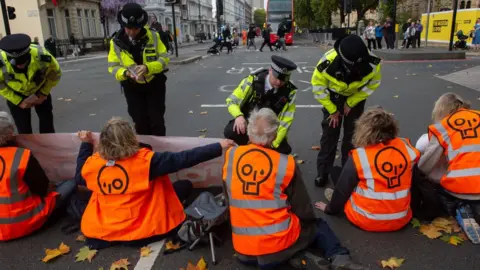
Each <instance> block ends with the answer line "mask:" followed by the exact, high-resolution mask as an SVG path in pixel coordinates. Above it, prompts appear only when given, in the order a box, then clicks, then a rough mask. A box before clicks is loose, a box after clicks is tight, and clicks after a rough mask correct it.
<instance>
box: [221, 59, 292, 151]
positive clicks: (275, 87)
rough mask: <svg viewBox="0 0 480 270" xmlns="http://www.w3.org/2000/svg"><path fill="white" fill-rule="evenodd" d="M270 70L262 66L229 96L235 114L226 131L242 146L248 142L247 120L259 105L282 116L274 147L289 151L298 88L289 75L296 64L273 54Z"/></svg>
mask: <svg viewBox="0 0 480 270" xmlns="http://www.w3.org/2000/svg"><path fill="white" fill-rule="evenodd" d="M272 62H273V63H272V65H271V67H270V69H268V70H267V69H262V70H260V71H257V72H255V73H253V74H251V75H249V76H248V77H247V78H245V79H243V80H242V81H241V82H240V84H239V85H238V87H237V88H236V89H235V90H233V93H232V94H231V95H230V96H229V97H228V98H227V106H228V112H229V113H230V114H231V115H232V116H233V118H234V119H233V120H231V121H230V122H229V123H228V124H227V126H226V127H225V130H224V135H225V138H227V139H231V140H234V141H235V142H236V143H237V144H239V145H246V144H247V143H248V135H247V130H246V128H247V120H246V119H248V117H249V115H250V113H251V112H252V111H253V110H254V109H256V108H265V107H267V108H270V109H272V110H273V111H274V112H275V113H276V114H277V115H278V119H280V125H279V126H278V131H277V137H276V139H275V140H274V141H273V143H272V145H271V148H273V149H275V150H277V151H278V152H280V153H283V154H290V153H291V152H292V148H291V147H290V145H289V144H288V142H287V134H288V130H289V129H290V126H291V125H292V123H293V119H294V116H295V110H296V105H295V98H296V95H297V90H296V89H297V88H296V87H295V86H294V85H293V84H292V83H291V82H290V75H291V73H292V71H293V70H295V69H297V65H296V64H295V63H293V62H292V61H290V60H288V59H285V58H283V57H280V56H276V55H274V56H272Z"/></svg>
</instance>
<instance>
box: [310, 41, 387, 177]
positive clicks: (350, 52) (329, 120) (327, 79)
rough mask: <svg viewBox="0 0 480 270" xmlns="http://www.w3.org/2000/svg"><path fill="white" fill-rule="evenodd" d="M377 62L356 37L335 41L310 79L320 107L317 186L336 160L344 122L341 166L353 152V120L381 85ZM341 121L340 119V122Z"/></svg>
mask: <svg viewBox="0 0 480 270" xmlns="http://www.w3.org/2000/svg"><path fill="white" fill-rule="evenodd" d="M380 68H381V65H380V59H379V58H377V57H376V56H375V55H373V54H372V53H370V52H369V51H368V49H367V46H366V45H365V42H364V41H363V40H362V38H360V37H359V36H356V35H350V36H346V37H344V38H343V39H340V40H338V41H337V42H335V45H334V48H333V49H331V50H330V51H328V52H327V53H325V55H324V56H323V57H322V59H320V61H319V62H318V66H317V68H316V69H315V71H314V73H313V76H312V86H313V95H314V98H315V99H316V100H317V101H318V102H320V104H322V105H323V109H322V111H323V121H322V131H323V132H322V137H321V139H320V151H319V153H318V157H317V177H316V178H315V185H316V186H323V185H324V184H325V183H326V182H327V179H328V177H329V174H330V173H331V169H332V167H333V163H334V161H335V153H336V151H337V144H338V139H339V137H340V129H341V125H342V120H343V142H342V166H343V165H345V163H346V162H347V159H348V153H349V152H350V150H352V149H353V145H352V136H353V130H354V127H355V121H356V120H357V119H358V118H359V117H360V115H362V113H363V110H364V108H365V100H366V99H367V98H368V97H369V96H370V95H371V94H373V92H374V91H375V90H376V89H377V88H378V87H379V86H380V81H381V78H382V75H381V73H380ZM342 118H343V119H342Z"/></svg>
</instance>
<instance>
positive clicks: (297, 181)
mask: <svg viewBox="0 0 480 270" xmlns="http://www.w3.org/2000/svg"><path fill="white" fill-rule="evenodd" d="M279 125H280V123H279V121H278V118H277V116H276V114H275V112H273V111H272V110H270V109H268V108H263V109H260V110H259V111H257V110H255V111H253V112H252V113H251V115H250V118H249V122H248V127H247V130H248V131H247V133H248V137H249V139H250V142H251V144H249V145H244V146H238V147H232V148H230V149H228V150H227V152H226V153H225V164H224V166H223V180H224V186H225V190H226V193H227V195H228V201H229V207H230V222H231V225H232V241H233V248H234V249H235V251H236V253H237V254H238V256H237V258H238V259H239V260H240V261H241V262H245V263H255V264H258V265H259V266H260V267H261V268H262V269H278V267H279V266H280V265H279V264H281V263H282V262H284V261H286V260H289V259H290V258H292V256H294V255H296V254H301V253H299V252H301V251H303V250H305V249H307V248H309V247H311V248H314V249H321V251H323V252H324V254H325V257H326V258H327V259H328V260H329V261H328V262H327V261H326V260H323V259H322V258H320V257H318V258H316V259H314V262H312V264H310V263H308V265H314V264H315V265H317V266H318V267H319V269H365V268H363V267H362V266H360V265H358V264H356V263H354V262H352V261H351V259H350V256H349V255H348V254H349V252H348V250H347V249H346V248H344V247H342V246H341V244H340V241H339V240H338V238H337V237H336V236H335V233H334V232H333V231H332V230H331V229H330V227H329V226H328V224H327V223H326V222H325V221H324V220H322V219H317V218H316V217H315V213H314V211H313V207H312V204H311V199H310V196H309V194H308V192H307V189H306V187H305V184H304V182H303V180H302V174H301V172H300V170H299V168H298V167H297V165H296V163H295V160H294V158H293V156H291V155H285V154H281V153H278V152H277V151H274V150H272V149H270V145H271V143H272V142H273V140H275V137H276V136H277V128H278V126H279ZM308 260H309V259H307V258H305V256H303V255H296V256H295V257H294V258H292V259H290V261H289V262H290V265H292V266H294V267H295V268H297V267H298V268H302V267H303V266H304V265H303V264H304V263H305V262H304V261H308ZM302 262H303V263H302ZM330 262H331V268H330V267H329V266H330V265H329V264H330Z"/></svg>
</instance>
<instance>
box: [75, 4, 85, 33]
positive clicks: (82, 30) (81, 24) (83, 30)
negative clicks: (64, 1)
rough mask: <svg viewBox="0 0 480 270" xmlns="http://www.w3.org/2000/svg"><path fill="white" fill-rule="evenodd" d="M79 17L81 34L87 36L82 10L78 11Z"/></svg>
mask: <svg viewBox="0 0 480 270" xmlns="http://www.w3.org/2000/svg"><path fill="white" fill-rule="evenodd" d="M77 17H78V27H79V28H80V29H79V30H80V34H82V36H85V29H84V28H83V18H82V10H81V9H77Z"/></svg>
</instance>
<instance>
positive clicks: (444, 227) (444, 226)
mask: <svg viewBox="0 0 480 270" xmlns="http://www.w3.org/2000/svg"><path fill="white" fill-rule="evenodd" d="M432 225H433V226H435V227H437V228H438V230H439V231H444V232H446V233H452V230H453V228H452V225H453V224H452V221H451V220H448V219H446V218H442V217H439V218H436V219H434V220H432Z"/></svg>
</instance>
